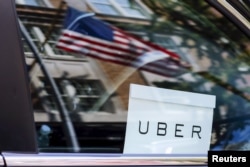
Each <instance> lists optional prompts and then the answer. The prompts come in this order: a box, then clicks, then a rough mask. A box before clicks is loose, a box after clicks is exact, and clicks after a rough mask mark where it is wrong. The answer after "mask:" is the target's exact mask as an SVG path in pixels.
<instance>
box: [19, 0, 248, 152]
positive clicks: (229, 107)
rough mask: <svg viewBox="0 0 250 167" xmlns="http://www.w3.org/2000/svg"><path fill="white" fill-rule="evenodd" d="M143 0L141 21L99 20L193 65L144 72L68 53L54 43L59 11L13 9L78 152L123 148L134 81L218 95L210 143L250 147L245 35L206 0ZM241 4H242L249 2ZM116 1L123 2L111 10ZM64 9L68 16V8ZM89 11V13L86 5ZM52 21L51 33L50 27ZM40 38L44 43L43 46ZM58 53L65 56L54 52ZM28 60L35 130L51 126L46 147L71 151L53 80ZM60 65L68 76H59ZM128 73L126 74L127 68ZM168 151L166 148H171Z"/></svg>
mask: <svg viewBox="0 0 250 167" xmlns="http://www.w3.org/2000/svg"><path fill="white" fill-rule="evenodd" d="M90 2H91V3H92V4H93V5H94V6H95V7H96V8H97V9H98V10H99V11H100V12H101V13H106V14H111V15H117V14H118V11H120V10H121V11H122V10H124V11H125V12H126V13H127V15H126V16H138V17H144V16H143V15H144V13H143V11H142V10H141V8H140V7H138V6H137V4H136V3H132V1H123V0H121V1H118V0H116V1H113V0H112V1H111V0H109V1H108V0H107V1H97V0H95V1H94V0H91V1H90ZM141 2H142V3H144V5H145V6H147V7H148V8H149V9H151V11H152V12H153V13H152V19H151V20H145V22H139V21H138V20H137V21H136V20H134V19H133V18H132V17H128V18H126V17H125V19H117V17H112V16H105V17H104V16H102V17H99V16H98V17H97V19H103V21H105V22H106V23H108V24H111V25H112V26H114V27H118V28H120V29H121V30H123V31H126V32H127V33H129V34H132V35H133V36H136V38H140V39H146V41H150V42H152V43H154V44H157V45H159V46H161V47H164V48H166V49H167V50H169V51H171V52H174V53H175V54H177V55H178V56H179V57H180V58H181V60H183V62H185V63H187V64H188V65H189V66H190V68H185V69H183V70H181V72H178V73H176V72H175V71H174V70H172V71H171V70H170V69H173V68H170V67H176V64H171V63H169V64H168V67H169V70H165V71H164V73H165V74H171V75H169V76H168V77H166V76H162V75H157V74H153V73H150V72H145V71H144V70H143V67H140V68H139V69H136V68H133V67H129V66H123V65H118V64H115V63H112V62H105V61H102V60H96V59H94V58H90V57H87V56H86V57H85V55H84V54H80V55H79V54H77V56H72V55H75V53H72V52H65V51H62V50H59V49H58V48H55V47H54V46H55V43H56V41H57V39H58V38H59V34H60V33H58V32H60V31H61V30H62V22H63V17H62V16H60V17H52V16H55V15H56V16H57V15H58V13H57V10H56V9H55V11H54V14H45V13H41V10H39V9H32V12H33V13H32V12H31V13H26V12H25V11H22V9H21V8H20V9H18V8H17V10H18V13H19V16H20V19H21V21H22V22H23V23H24V24H25V25H26V27H27V29H28V31H29V32H30V35H31V37H32V39H33V40H34V41H35V43H36V45H37V47H38V48H39V47H41V46H44V47H43V49H40V50H39V51H40V53H41V55H43V59H44V63H45V66H46V68H47V70H48V71H49V73H50V75H51V76H52V77H53V79H54V80H55V81H56V84H57V86H58V88H59V90H60V94H61V97H62V98H63V100H64V105H65V106H66V108H67V110H68V112H69V113H70V117H71V120H72V122H73V124H74V129H75V131H76V134H77V140H78V142H79V145H80V147H81V152H116V153H117V152H120V153H122V151H123V145H124V135H125V125H126V119H127V110H128V98H129V85H130V84H131V83H136V84H141V85H149V86H156V87H161V88H168V89H174V90H183V91H189V92H197V93H204V94H212V95H215V96H216V100H217V101H216V108H215V110H214V118H213V130H212V139H211V149H216V150H249V135H248V134H249V124H250V122H249V119H250V112H249V111H250V103H249V101H250V71H249V68H248V67H249V64H250V59H249V56H250V42H249V39H248V38H247V37H246V36H245V35H244V34H243V33H242V32H240V31H239V30H238V29H237V27H236V26H235V25H233V24H232V23H231V22H229V20H228V19H226V18H224V17H223V15H222V14H221V13H219V12H218V11H217V10H216V9H214V8H213V7H211V6H210V5H209V4H207V3H206V2H205V1H201V0H199V1H184V0H178V1H170V0H168V1H167V0H166V1H162V0H145V1H141ZM242 2H244V3H245V4H247V1H242ZM114 3H117V4H119V5H120V6H119V7H118V8H116V7H114V6H113V4H114ZM86 5H87V4H86ZM64 7H65V8H66V7H67V6H66V5H65V6H64ZM117 9H120V10H117ZM51 11H53V9H51ZM62 11H63V12H64V13H63V14H65V11H64V10H62ZM88 12H94V11H91V10H90V9H89V11H88ZM34 13H36V15H35V14H34ZM31 16H32V17H31ZM41 16H43V17H41ZM34 17H37V18H36V19H34ZM41 18H43V19H41ZM45 18H46V19H45ZM52 18H53V19H52ZM51 27H52V29H53V30H54V32H55V33H48V30H49V29H50V28H51ZM97 28H98V27H97ZM34 30H35V31H34ZM56 32H57V33H56ZM46 39H47V40H46ZM44 41H46V45H43V42H44ZM24 47H25V52H29V53H30V50H29V49H28V47H27V46H26V45H25V44H24ZM101 47H102V48H105V47H106V46H101ZM131 48H132V47H131ZM96 49H98V48H96ZM108 49H110V48H108ZM52 53H53V54H52ZM62 54H63V55H64V56H65V57H60V56H59V55H62ZM66 56H69V57H66ZM83 57H84V59H83ZM26 59H27V64H28V65H29V67H30V68H29V70H30V71H29V74H30V83H31V91H32V102H33V108H34V115H35V120H36V122H37V127H38V128H37V129H38V130H37V131H38V132H39V128H40V127H41V126H42V125H43V124H45V125H47V126H49V127H50V128H51V131H52V132H51V133H50V134H49V136H50V137H49V139H50V142H49V145H47V146H48V147H47V146H46V149H43V151H53V150H54V151H58V150H61V151H62V152H63V151H71V150H70V148H71V146H70V145H67V143H68V142H67V141H68V140H69V139H67V138H66V137H65V132H64V130H63V127H62V118H61V115H60V112H59V108H60V107H58V103H57V102H56V101H55V98H54V93H53V90H52V88H51V85H50V84H49V82H48V81H47V79H46V76H45V75H44V74H43V73H42V72H41V70H40V67H39V65H38V64H36V62H35V61H34V58H32V57H30V56H28V55H27V57H26ZM160 63H162V62H160ZM164 63H166V62H163V64H164ZM65 71H66V72H67V75H66V76H65V75H63V74H64V72H65ZM128 71H130V72H131V71H133V73H132V74H131V75H129V76H128V75H125V74H124V72H128ZM161 72H162V71H161ZM123 76H127V77H128V78H123V79H122V80H124V82H122V83H121V85H119V86H118V88H117V89H115V91H114V92H112V93H111V94H109V95H108V96H107V97H108V98H107V99H106V101H105V103H103V104H102V105H101V106H100V107H99V108H98V109H96V110H94V109H95V108H94V106H95V105H96V103H97V102H99V101H100V98H101V97H102V96H103V95H106V94H107V93H108V92H110V90H111V89H112V88H114V85H115V83H117V80H118V81H119V80H121V77H123ZM93 108H94V109H93ZM193 119H195V118H193ZM156 143H157V141H156ZM41 148H43V146H41ZM165 150H166V152H170V151H171V147H168V148H166V149H165Z"/></svg>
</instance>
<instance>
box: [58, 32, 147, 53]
mask: <svg viewBox="0 0 250 167" xmlns="http://www.w3.org/2000/svg"><path fill="white" fill-rule="evenodd" d="M59 43H65V44H68V45H76V46H79V47H80V46H81V47H88V48H89V49H90V48H93V49H97V50H99V51H100V52H101V51H103V52H107V53H110V54H116V55H118V56H119V55H133V57H135V54H137V55H140V54H142V53H144V51H142V50H136V51H130V50H125V49H121V50H120V49H117V48H113V47H112V48H110V47H104V46H103V45H101V44H96V42H92V41H88V40H87V41H86V40H77V39H72V38H70V37H68V36H62V37H61V38H60V39H59Z"/></svg>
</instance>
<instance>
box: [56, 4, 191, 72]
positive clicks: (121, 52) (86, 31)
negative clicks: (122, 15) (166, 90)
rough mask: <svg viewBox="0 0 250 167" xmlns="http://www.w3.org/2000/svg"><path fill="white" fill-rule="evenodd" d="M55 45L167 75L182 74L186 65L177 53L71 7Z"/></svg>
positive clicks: (100, 58) (70, 50) (66, 49)
mask: <svg viewBox="0 0 250 167" xmlns="http://www.w3.org/2000/svg"><path fill="white" fill-rule="evenodd" d="M56 47H57V48H60V49H63V50H65V51H69V52H74V53H82V54H83V55H85V56H89V57H92V58H96V59H99V60H103V61H108V62H113V63H117V64H121V65H127V66H133V67H136V68H140V69H141V70H145V71H148V72H152V73H155V74H159V75H162V76H167V77H170V76H176V75H179V74H180V73H182V72H183V69H184V68H183V67H187V66H186V64H183V63H182V62H181V60H180V57H179V56H178V55H177V54H176V53H174V52H171V51H169V50H167V49H165V48H163V47H160V46H158V45H156V44H154V43H151V42H148V41H143V40H142V39H139V38H137V37H135V36H133V35H131V34H128V33H127V32H124V31H122V30H120V29H118V28H116V27H114V26H111V25H109V24H107V23H106V22H103V21H101V20H98V19H96V18H94V17H93V16H92V15H91V14H90V13H84V12H82V11H78V10H76V9H74V8H71V7H68V10H67V14H66V18H65V22H64V30H63V32H62V35H61V36H60V38H59V40H58V42H57V44H56ZM149 57H151V58H150V59H149ZM145 58H146V59H147V60H146V61H144V60H145ZM150 60H152V61H150ZM143 61H144V62H143Z"/></svg>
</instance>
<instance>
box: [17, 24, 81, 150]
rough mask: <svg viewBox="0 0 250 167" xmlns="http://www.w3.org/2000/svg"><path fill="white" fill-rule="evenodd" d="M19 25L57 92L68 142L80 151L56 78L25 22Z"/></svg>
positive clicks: (57, 100) (57, 101)
mask: <svg viewBox="0 0 250 167" xmlns="http://www.w3.org/2000/svg"><path fill="white" fill-rule="evenodd" d="M19 25H20V30H21V32H22V34H23V37H24V38H25V40H26V42H27V44H28V45H29V47H30V49H31V50H32V52H33V54H34V57H35V59H36V61H37V62H38V64H39V65H40V68H41V70H42V72H43V74H44V75H45V77H46V79H47V80H48V81H49V83H50V85H51V87H52V90H53V92H54V93H55V99H56V103H57V104H58V107H59V112H60V116H61V119H62V123H63V127H64V130H65V133H66V137H67V139H68V144H69V146H71V147H72V148H73V151H74V152H79V151H80V147H79V144H78V141H77V137H76V133H75V130H74V127H73V124H72V121H71V118H70V116H69V112H68V111H67V109H66V107H65V104H64V102H63V99H62V97H61V95H60V91H59V89H58V87H57V85H56V83H55V80H54V79H53V77H51V75H50V73H49V72H48V71H47V69H46V67H45V65H44V62H43V60H42V58H41V57H40V55H39V51H38V49H37V47H36V45H35V44H34V42H33V41H32V40H31V37H30V35H29V33H28V32H27V30H26V28H25V27H24V25H23V23H22V22H21V21H20V20H19Z"/></svg>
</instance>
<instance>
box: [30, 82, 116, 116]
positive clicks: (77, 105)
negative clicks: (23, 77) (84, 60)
mask: <svg viewBox="0 0 250 167" xmlns="http://www.w3.org/2000/svg"><path fill="white" fill-rule="evenodd" d="M55 81H56V84H57V86H58V88H59V90H60V93H61V95H62V98H63V100H64V102H65V105H66V107H67V109H68V110H69V111H77V112H88V111H91V109H92V107H93V106H94V104H95V103H96V102H97V101H98V100H99V99H100V97H101V96H102V94H103V93H104V91H105V90H104V87H103V85H102V84H101V82H100V81H98V80H85V79H63V78H55ZM40 82H41V85H42V87H40V88H34V89H33V92H34V94H33V99H37V100H34V102H35V104H34V109H35V110H44V109H43V108H42V107H43V106H42V105H41V102H44V101H46V104H47V106H46V107H48V108H50V109H52V110H57V104H56V101H55V98H54V96H53V94H54V93H53V92H52V87H51V86H50V85H49V84H48V82H47V81H46V80H45V79H44V78H40ZM35 89H36V90H35ZM41 91H45V93H43V96H42V97H39V98H40V99H39V98H38V97H37V95H36V94H39V93H40V92H41ZM35 92H37V93H35ZM110 105H112V104H111V102H110V101H109V100H108V101H106V102H105V104H103V105H101V106H100V108H98V111H105V112H113V111H109V109H108V107H110Z"/></svg>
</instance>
